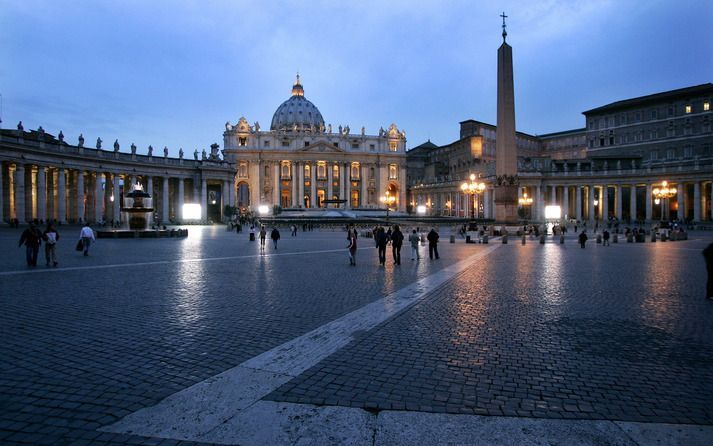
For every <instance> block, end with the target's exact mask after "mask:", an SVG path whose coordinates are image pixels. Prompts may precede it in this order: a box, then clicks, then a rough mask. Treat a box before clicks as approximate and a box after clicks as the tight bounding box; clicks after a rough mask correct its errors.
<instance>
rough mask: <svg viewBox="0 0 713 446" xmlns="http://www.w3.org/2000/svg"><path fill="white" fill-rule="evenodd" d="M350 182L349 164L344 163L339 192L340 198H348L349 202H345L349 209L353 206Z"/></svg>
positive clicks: (340, 170)
mask: <svg viewBox="0 0 713 446" xmlns="http://www.w3.org/2000/svg"><path fill="white" fill-rule="evenodd" d="M348 184H349V178H347V165H346V164H345V163H342V164H340V165H339V188H340V189H341V190H340V192H339V198H341V199H342V200H347V202H346V203H344V209H349V208H350V207H351V205H350V204H349V189H350V187H348V186H347V185H348ZM399 203H400V200H399Z"/></svg>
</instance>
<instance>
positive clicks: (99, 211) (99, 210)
mask: <svg viewBox="0 0 713 446" xmlns="http://www.w3.org/2000/svg"><path fill="white" fill-rule="evenodd" d="M102 175H103V174H102V173H101V172H99V171H97V172H96V181H95V182H94V221H95V222H96V223H99V222H101V221H102V220H103V218H104V214H103V213H104V194H103V193H102Z"/></svg>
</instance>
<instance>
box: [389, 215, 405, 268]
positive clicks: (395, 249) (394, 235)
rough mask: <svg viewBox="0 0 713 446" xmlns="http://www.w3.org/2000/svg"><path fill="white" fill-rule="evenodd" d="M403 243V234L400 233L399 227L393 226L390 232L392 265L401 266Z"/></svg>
mask: <svg viewBox="0 0 713 446" xmlns="http://www.w3.org/2000/svg"><path fill="white" fill-rule="evenodd" d="M403 243H404V234H403V233H402V232H401V228H399V225H394V230H393V232H391V255H393V257H394V264H396V265H401V246H403Z"/></svg>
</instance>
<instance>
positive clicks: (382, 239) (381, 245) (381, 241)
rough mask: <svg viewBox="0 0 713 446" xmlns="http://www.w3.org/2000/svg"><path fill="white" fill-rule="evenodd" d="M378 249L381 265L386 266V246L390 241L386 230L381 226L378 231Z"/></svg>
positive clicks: (376, 237)
mask: <svg viewBox="0 0 713 446" xmlns="http://www.w3.org/2000/svg"><path fill="white" fill-rule="evenodd" d="M374 238H375V239H376V248H377V249H378V250H379V265H384V264H386V245H387V243H388V242H389V240H388V239H387V238H386V231H384V228H383V227H381V226H379V228H378V229H377V230H376V236H375V237H374Z"/></svg>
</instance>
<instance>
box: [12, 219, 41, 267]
mask: <svg viewBox="0 0 713 446" xmlns="http://www.w3.org/2000/svg"><path fill="white" fill-rule="evenodd" d="M41 244H42V233H41V232H40V230H39V229H37V226H35V224H34V223H30V226H29V227H28V228H27V229H25V230H24V231H22V234H21V235H20V243H19V244H18V245H17V246H18V247H20V246H22V245H25V258H26V259H27V266H37V253H38V252H39V250H40V245H41Z"/></svg>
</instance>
